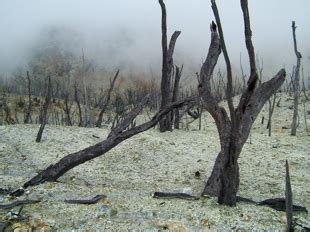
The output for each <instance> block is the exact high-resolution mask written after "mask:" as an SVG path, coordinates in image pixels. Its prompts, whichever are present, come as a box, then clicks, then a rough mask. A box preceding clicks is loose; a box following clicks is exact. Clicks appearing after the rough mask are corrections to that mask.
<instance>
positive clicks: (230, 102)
mask: <svg viewBox="0 0 310 232" xmlns="http://www.w3.org/2000/svg"><path fill="white" fill-rule="evenodd" d="M211 6H212V10H213V14H214V17H215V20H216V24H217V26H218V31H219V34H220V42H221V48H222V50H223V55H224V59H225V63H226V70H227V88H226V97H227V103H228V108H229V112H230V117H231V120H232V122H235V109H234V104H233V100H232V97H233V96H232V89H233V86H232V85H233V81H232V71H231V64H230V59H229V56H228V52H227V48H226V44H225V39H224V33H223V29H222V24H221V19H220V15H219V12H218V9H217V5H216V2H215V0H211ZM233 124H234V123H233Z"/></svg>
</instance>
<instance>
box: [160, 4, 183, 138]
mask: <svg viewBox="0 0 310 232" xmlns="http://www.w3.org/2000/svg"><path fill="white" fill-rule="evenodd" d="M158 2H159V4H160V7H161V11H162V21H161V30H162V54H163V64H162V77H161V107H160V108H161V109H163V108H165V107H166V105H168V104H169V103H170V102H171V101H172V92H171V78H172V71H173V52H174V47H175V43H176V41H177V39H178V37H179V35H180V34H181V31H175V32H174V33H173V34H172V37H171V39H170V42H169V47H168V39H167V11H166V6H165V3H164V1H163V0H159V1H158ZM159 130H160V132H165V131H171V130H172V113H169V114H167V115H165V116H164V117H163V119H161V120H160V122H159Z"/></svg>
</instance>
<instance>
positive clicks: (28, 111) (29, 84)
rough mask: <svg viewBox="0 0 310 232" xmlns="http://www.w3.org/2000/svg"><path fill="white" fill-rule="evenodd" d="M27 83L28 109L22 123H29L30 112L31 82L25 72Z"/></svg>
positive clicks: (30, 120)
mask: <svg viewBox="0 0 310 232" xmlns="http://www.w3.org/2000/svg"><path fill="white" fill-rule="evenodd" d="M27 83H28V107H27V109H26V113H25V118H24V123H31V122H32V119H31V110H32V101H31V81H30V76H29V71H27Z"/></svg>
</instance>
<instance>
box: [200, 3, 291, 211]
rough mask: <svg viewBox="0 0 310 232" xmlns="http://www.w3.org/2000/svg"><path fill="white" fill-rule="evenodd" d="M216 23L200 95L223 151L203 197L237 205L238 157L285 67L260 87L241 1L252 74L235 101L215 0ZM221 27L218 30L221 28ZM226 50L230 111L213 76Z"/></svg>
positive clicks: (249, 32)
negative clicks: (223, 104)
mask: <svg viewBox="0 0 310 232" xmlns="http://www.w3.org/2000/svg"><path fill="white" fill-rule="evenodd" d="M211 3H212V10H213V13H214V16H215V19H216V24H215V23H214V22H212V24H211V27H210V29H211V44H210V47H209V51H208V55H207V58H206V60H205V62H204V64H203V66H202V68H201V71H200V84H199V86H198V90H199V94H200V97H201V100H202V103H203V105H204V107H205V109H206V110H207V111H208V112H209V113H210V114H211V116H212V117H213V119H214V120H215V123H216V127H217V130H218V133H219V138H220V145H221V150H220V152H219V154H218V156H217V158H216V161H215V164H214V167H213V171H212V173H211V176H210V177H209V179H208V181H207V183H206V186H205V188H204V190H203V192H202V196H205V195H212V196H218V202H219V203H220V204H225V205H230V206H233V205H235V204H236V194H237V191H238V189H239V165H238V158H239V155H240V153H241V150H242V148H243V145H244V144H245V142H246V141H247V139H248V137H249V134H250V130H251V127H252V125H253V123H254V121H255V119H256V118H257V116H258V114H259V112H260V111H261V109H262V107H263V106H264V104H265V103H266V101H267V100H268V99H269V98H270V97H271V96H272V95H273V94H274V93H275V92H276V91H277V89H278V88H280V86H281V85H282V83H283V82H284V80H285V70H284V69H281V70H280V71H279V72H278V73H277V74H276V75H275V76H274V77H273V78H272V79H271V80H269V81H267V82H265V83H262V84H261V85H260V86H259V87H257V86H256V84H257V82H258V75H257V71H256V64H255V52H254V47H253V44H252V39H251V36H252V32H251V27H250V18H249V11H248V3H247V0H241V8H242V12H243V19H244V26H245V30H244V32H245V43H246V47H247V50H248V55H249V62H250V76H249V79H248V81H247V86H246V89H245V90H244V91H243V93H242V95H241V98H240V101H239V103H238V106H237V107H236V108H235V107H234V105H233V101H232V74H231V65H230V60H229V56H228V53H227V49H226V45H225V40H224V35H223V30H222V26H221V21H220V17H219V13H218V9H217V5H216V3H215V0H211ZM217 27H218V31H217ZM221 51H223V54H224V58H225V62H226V69H227V72H226V73H227V88H226V96H227V102H228V108H229V114H228V113H227V111H226V110H225V109H224V108H223V107H221V106H220V105H219V104H218V101H217V100H216V98H215V96H214V95H213V94H212V92H211V83H210V80H211V77H212V73H213V70H214V67H215V65H216V63H217V60H218V58H219V55H220V53H221Z"/></svg>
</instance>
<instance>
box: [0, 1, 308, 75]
mask: <svg viewBox="0 0 310 232" xmlns="http://www.w3.org/2000/svg"><path fill="white" fill-rule="evenodd" d="M165 2H166V7H167V11H168V30H169V35H171V34H172V33H173V31H174V30H181V31H182V34H181V36H180V37H179V39H178V41H177V45H176V51H175V62H176V63H178V64H182V63H184V65H185V67H187V68H188V69H189V70H190V72H193V73H195V72H196V71H198V70H197V69H198V68H199V67H200V65H201V63H202V61H203V59H204V58H205V56H206V52H207V49H208V46H209V43H210V31H209V23H210V22H211V20H213V13H212V10H211V4H210V1H209V0H192V1H189V0H166V1H165ZM217 4H218V7H219V11H220V15H221V18H222V24H223V28H224V34H225V40H226V44H227V47H228V52H229V54H230V57H231V60H232V63H233V67H234V68H235V69H236V70H239V55H240V52H241V53H242V59H243V63H244V66H247V53H246V50H245V45H244V37H243V21H242V20H243V19H242V13H241V8H240V2H239V1H233V0H218V1H217ZM249 9H250V15H251V24H252V31H253V42H254V46H255V49H256V52H257V53H258V54H259V56H260V57H261V58H264V70H265V71H266V74H268V75H269V74H272V73H275V72H276V71H277V70H279V69H280V68H281V67H283V66H284V65H285V67H286V69H287V71H288V72H291V67H292V65H293V64H295V62H296V58H295V55H294V51H293V42H292V41H293V40H292V30H291V22H292V20H295V21H296V24H297V27H298V28H297V41H298V47H299V50H300V52H301V53H302V54H303V61H302V62H303V64H304V66H305V70H306V71H307V75H308V74H309V68H308V67H309V64H310V60H309V56H310V44H309V41H310V30H309V28H310V27H309V23H310V14H309V12H310V0H271V1H268V0H249ZM160 20H161V10H160V6H159V4H158V1H157V0H87V1H86V0H27V1H26V0H0V30H1V37H0V73H6V72H9V71H11V70H12V69H13V68H15V67H16V66H17V65H24V64H25V63H27V59H29V56H28V54H29V52H31V50H32V49H34V48H35V47H36V46H39V45H38V44H37V43H38V42H37V41H38V38H40V35H41V34H42V33H44V31H46V30H47V29H48V28H50V27H56V28H57V27H60V28H65V29H66V30H67V31H68V32H69V33H71V32H72V35H73V37H78V38H79V39H78V41H80V42H79V44H77V45H75V46H77V48H76V49H77V50H81V49H82V47H83V48H84V51H85V55H86V56H87V57H89V58H90V59H94V60H96V62H97V63H98V64H99V65H102V66H105V65H107V66H112V67H113V66H114V67H119V66H126V65H127V66H130V67H131V66H132V67H134V68H137V67H138V68H141V69H145V70H147V69H152V70H153V71H154V70H155V71H160V64H161V28H160Z"/></svg>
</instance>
